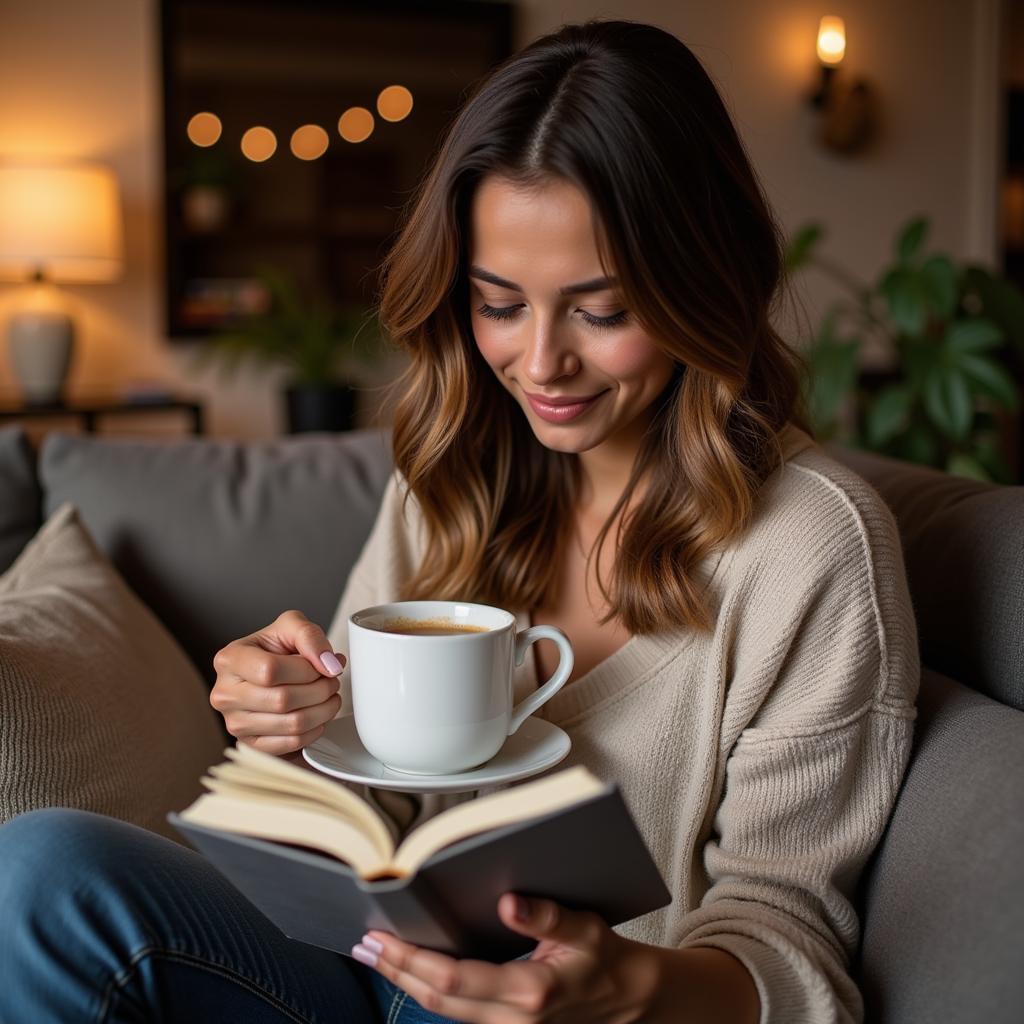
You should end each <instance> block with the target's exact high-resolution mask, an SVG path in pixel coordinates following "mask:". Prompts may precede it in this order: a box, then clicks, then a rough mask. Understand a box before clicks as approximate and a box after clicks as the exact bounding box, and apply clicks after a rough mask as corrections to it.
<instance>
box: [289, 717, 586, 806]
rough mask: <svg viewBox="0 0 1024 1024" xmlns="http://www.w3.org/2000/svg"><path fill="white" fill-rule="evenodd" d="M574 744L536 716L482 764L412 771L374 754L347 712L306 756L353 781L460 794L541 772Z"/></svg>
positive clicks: (305, 751)
mask: <svg viewBox="0 0 1024 1024" xmlns="http://www.w3.org/2000/svg"><path fill="white" fill-rule="evenodd" d="M571 746H572V741H571V740H570V739H569V735H568V733H566V732H565V731H564V730H563V729H559V728H558V726H557V725H553V724H552V723H551V722H546V721H545V720H544V719H543V718H538V717H537V716H536V715H531V716H530V717H529V718H527V719H526V721H525V722H523V724H522V725H521V726H519V728H518V729H517V730H516V731H515V732H514V733H513V734H512V735H511V736H509V738H508V739H507V740H505V745H504V746H503V747H502V748H501V750H499V751H498V753H497V754H495V755H494V757H492V758H491V759H490V761H487V762H486V763H484V764H482V765H480V767H478V768H473V769H471V770H470V771H465V772H456V773H453V774H451V775H407V774H405V773H404V772H398V771H395V770H394V769H393V768H386V767H385V766H384V765H383V764H381V763H380V761H378V760H377V759H376V758H375V757H373V756H372V755H371V754H370V753H369V752H368V751H367V749H366V747H364V746H363V744H362V742H361V741H360V739H359V734H358V733H357V732H356V723H355V717H354V716H353V715H345V716H343V717H342V718H335V719H333V720H332V721H330V722H328V723H327V728H326V729H325V730H324V733H323V735H322V736H321V737H320V738H319V739H318V740H316V741H315V742H313V743H311V744H310V745H309V746H308V747H303V749H302V756H303V757H304V758H305V760H306V761H308V762H309V763H310V764H311V765H312V766H313V767H314V768H317V769H319V770H320V771H322V772H325V773H326V774H328V775H333V776H334V777H335V778H338V779H346V780H347V781H349V782H362V783H365V784H366V785H368V786H376V787H377V788H379V789H399V790H404V791H405V792H407V793H412V792H416V793H452V792H455V793H459V792H466V791H468V790H471V789H479V788H481V787H483V786H493V785H496V784H498V783H502V782H514V781H515V780H516V779H525V778H527V777H528V776H530V775H536V774H537V773H538V772H542V771H544V769H545V768H550V767H551V766H552V765H553V764H558V762H559V761H561V760H562V758H564V757H565V755H566V754H568V753H569V748H570V747H571Z"/></svg>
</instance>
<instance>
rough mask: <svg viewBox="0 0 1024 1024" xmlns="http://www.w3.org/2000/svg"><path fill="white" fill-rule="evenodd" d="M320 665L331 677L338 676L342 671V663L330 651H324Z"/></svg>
mask: <svg viewBox="0 0 1024 1024" xmlns="http://www.w3.org/2000/svg"><path fill="white" fill-rule="evenodd" d="M320 663H321V664H322V665H323V667H324V668H325V669H326V670H327V674H328V675H329V676H336V675H337V674H338V673H339V672H340V671H341V662H340V661H338V659H337V658H336V657H335V656H334V655H333V654H332V653H331V652H330V651H324V652H323V654H321V655H320Z"/></svg>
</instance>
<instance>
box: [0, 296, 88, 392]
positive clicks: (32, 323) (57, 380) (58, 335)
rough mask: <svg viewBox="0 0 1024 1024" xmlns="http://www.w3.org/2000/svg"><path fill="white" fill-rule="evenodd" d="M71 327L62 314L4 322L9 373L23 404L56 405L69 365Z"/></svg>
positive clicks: (31, 315) (26, 314)
mask: <svg viewBox="0 0 1024 1024" xmlns="http://www.w3.org/2000/svg"><path fill="white" fill-rule="evenodd" d="M74 340H75V326H74V323H73V322H72V320H71V317H70V316H68V315H67V314H66V313H57V312H51V311H43V310H39V311H32V312H24V313H15V314H14V315H13V316H12V317H11V318H10V320H9V322H8V328H7V351H8V352H9V353H10V360H11V369H12V371H13V373H14V377H15V379H16V380H17V382H18V383H19V384H20V385H21V392H22V398H23V400H24V401H25V402H26V403H29V404H33V405H35V404H39V405H48V404H50V403H55V402H59V401H60V399H61V392H62V391H63V389H64V381H65V379H66V378H67V373H68V367H69V366H70V364H71V351H72V348H73V347H74Z"/></svg>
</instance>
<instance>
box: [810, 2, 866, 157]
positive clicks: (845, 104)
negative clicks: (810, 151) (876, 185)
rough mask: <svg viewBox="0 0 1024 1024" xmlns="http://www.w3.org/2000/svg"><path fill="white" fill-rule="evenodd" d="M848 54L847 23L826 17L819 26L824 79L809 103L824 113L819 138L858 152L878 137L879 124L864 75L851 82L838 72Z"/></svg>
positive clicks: (834, 147)
mask: <svg viewBox="0 0 1024 1024" xmlns="http://www.w3.org/2000/svg"><path fill="white" fill-rule="evenodd" d="M845 54H846V26H845V24H844V23H843V19H842V18H836V17H833V16H827V17H824V18H822V19H821V22H820V23H819V25H818V60H819V61H820V62H821V79H820V82H819V84H818V89H817V91H816V92H814V93H812V94H811V95H810V97H809V102H810V105H811V106H812V107H813V108H814V109H815V110H817V111H818V112H819V114H820V115H821V118H820V121H819V129H818V141H819V142H821V143H822V145H824V146H827V147H828V148H829V149H832V150H835V151H836V152H838V153H843V154H849V153H856V152H858V151H860V150H862V149H864V148H865V146H866V145H867V144H868V143H869V142H870V141H871V139H872V138H873V137H874V136H875V132H876V128H877V124H878V110H877V100H876V96H875V92H874V90H873V89H872V88H871V86H870V85H868V83H867V82H866V81H865V80H864V79H863V78H856V79H854V80H853V81H850V80H849V78H848V76H840V75H839V65H840V64H841V63H842V60H843V57H844V55H845Z"/></svg>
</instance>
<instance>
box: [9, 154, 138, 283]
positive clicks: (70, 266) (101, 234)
mask: <svg viewBox="0 0 1024 1024" xmlns="http://www.w3.org/2000/svg"><path fill="white" fill-rule="evenodd" d="M122 238H123V224H122V219H121V204H120V199H119V196H118V188H117V179H116V178H115V177H114V175H113V173H112V172H111V171H110V170H109V169H107V168H105V167H101V166H98V165H96V164H0V276H3V277H4V278H6V279H8V280H11V279H14V280H17V279H24V278H27V277H32V276H33V275H34V274H35V273H36V272H37V271H40V272H42V274H43V276H44V277H46V278H48V279H49V280H51V281H56V282H66V281H67V282H79V281H80V282H89V281H113V280H114V279H116V278H117V277H119V276H120V274H121V269H122V256H123V242H122Z"/></svg>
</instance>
